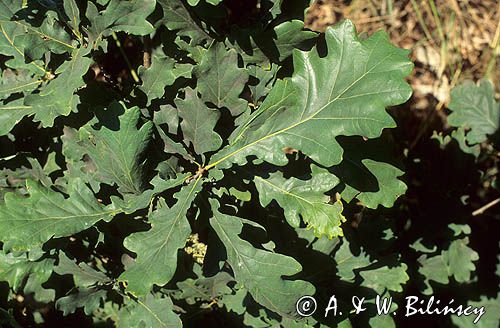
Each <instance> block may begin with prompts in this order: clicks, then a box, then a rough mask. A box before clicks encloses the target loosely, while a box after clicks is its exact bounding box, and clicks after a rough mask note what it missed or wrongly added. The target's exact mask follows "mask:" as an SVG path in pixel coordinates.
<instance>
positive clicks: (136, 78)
mask: <svg viewBox="0 0 500 328" xmlns="http://www.w3.org/2000/svg"><path fill="white" fill-rule="evenodd" d="M112 36H113V39H114V40H115V42H116V46H117V47H118V49H120V53H121V54H122V56H123V59H125V63H127V67H128V69H129V70H130V75H132V78H133V79H134V81H135V83H139V82H140V81H141V80H139V76H138V75H137V72H136V71H135V69H134V68H133V67H132V64H131V63H130V60H128V57H127V54H126V53H125V50H123V48H122V44H121V42H120V40H118V36H117V35H116V33H115V32H113V33H112Z"/></svg>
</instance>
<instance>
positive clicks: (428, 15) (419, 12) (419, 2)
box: [306, 0, 500, 110]
mask: <svg viewBox="0 0 500 328" xmlns="http://www.w3.org/2000/svg"><path fill="white" fill-rule="evenodd" d="M343 18H349V19H351V20H352V21H353V22H354V23H355V25H356V27H357V29H358V31H359V32H367V33H369V34H371V33H373V32H375V31H377V30H379V29H383V30H385V31H387V32H388V33H389V35H390V38H391V40H392V41H393V42H394V43H395V44H397V45H398V46H400V47H402V48H406V49H411V50H412V59H413V61H414V62H415V70H414V72H413V74H412V76H411V77H410V79H409V80H410V83H411V84H412V86H413V88H414V90H415V97H414V104H413V105H414V106H415V107H416V108H417V109H418V108H420V109H424V108H426V109H428V108H429V107H432V108H437V109H438V110H439V109H441V108H442V107H444V106H446V105H447V103H448V101H449V92H450V89H451V88H452V87H453V86H454V85H456V84H457V83H459V82H460V81H462V80H464V79H473V80H478V79H480V78H482V77H484V76H487V77H489V78H490V79H491V80H493V82H494V84H495V85H497V84H498V82H499V81H500V70H499V69H498V67H497V63H498V56H499V54H500V50H499V39H500V24H499V23H500V1H498V0H353V1H341V0H318V1H316V3H314V4H313V5H312V6H311V8H309V11H308V14H307V18H306V24H307V26H308V27H309V28H311V29H313V30H317V31H323V30H324V29H326V27H327V26H328V25H332V24H335V23H336V22H338V21H339V20H341V19H343ZM434 106H435V107H434Z"/></svg>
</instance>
